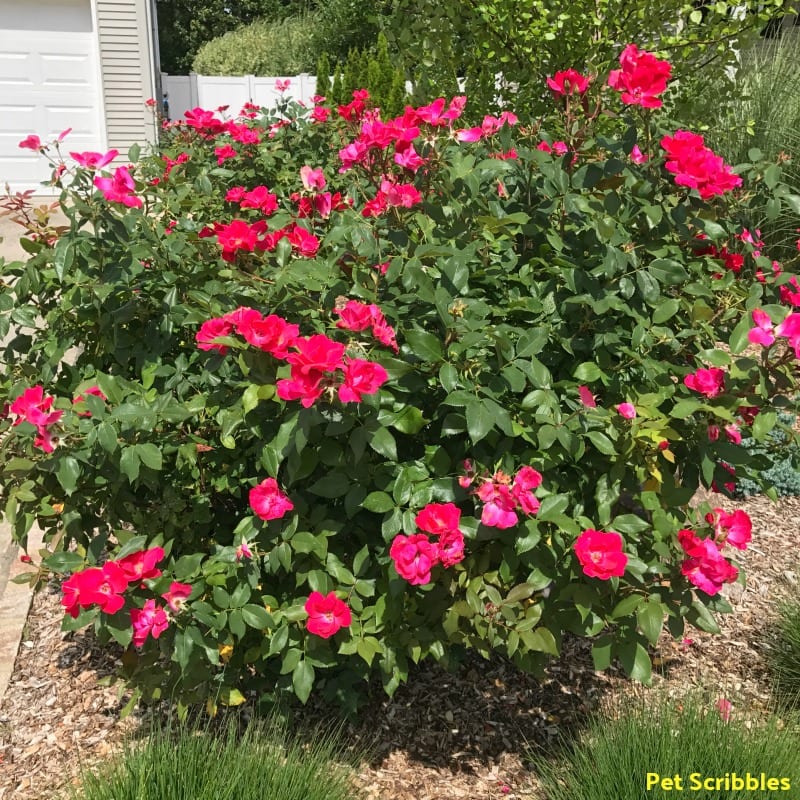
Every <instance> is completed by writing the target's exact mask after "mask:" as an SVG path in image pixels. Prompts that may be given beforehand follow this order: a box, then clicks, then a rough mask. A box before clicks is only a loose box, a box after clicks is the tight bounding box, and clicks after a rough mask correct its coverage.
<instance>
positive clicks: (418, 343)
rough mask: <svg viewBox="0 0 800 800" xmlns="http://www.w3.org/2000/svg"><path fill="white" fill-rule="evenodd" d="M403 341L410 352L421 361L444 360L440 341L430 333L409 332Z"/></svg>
mask: <svg viewBox="0 0 800 800" xmlns="http://www.w3.org/2000/svg"><path fill="white" fill-rule="evenodd" d="M405 341H406V344H407V345H408V346H409V347H410V348H411V352H412V353H413V354H414V355H415V356H417V357H418V358H420V359H421V360H422V361H441V360H442V358H444V355H443V351H442V343H441V340H440V339H439V337H438V336H434V335H433V334H432V333H428V332H427V331H420V330H411V331H408V332H407V333H406V334H405Z"/></svg>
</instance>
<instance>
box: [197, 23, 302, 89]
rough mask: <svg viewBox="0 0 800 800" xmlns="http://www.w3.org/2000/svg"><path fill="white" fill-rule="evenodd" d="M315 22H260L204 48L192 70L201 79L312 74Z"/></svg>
mask: <svg viewBox="0 0 800 800" xmlns="http://www.w3.org/2000/svg"><path fill="white" fill-rule="evenodd" d="M314 25H315V18H314V17H313V16H310V15H305V16H299V17H289V18H287V19H284V20H280V21H279V22H271V21H267V20H259V21H258V22H254V23H252V25H246V26H244V27H242V28H238V29H237V30H235V31H230V32H229V33H226V34H223V35H222V36H219V37H218V38H216V39H212V40H211V41H210V42H207V43H206V44H204V45H203V46H202V47H201V48H200V50H199V51H198V52H197V56H196V57H195V59H194V64H193V65H192V68H193V69H194V71H195V72H197V73H199V74H200V75H297V74H298V73H301V72H311V71H313V69H314V64H315V60H316V56H315V51H314V48H313V44H312V41H313V34H312V31H313V29H314Z"/></svg>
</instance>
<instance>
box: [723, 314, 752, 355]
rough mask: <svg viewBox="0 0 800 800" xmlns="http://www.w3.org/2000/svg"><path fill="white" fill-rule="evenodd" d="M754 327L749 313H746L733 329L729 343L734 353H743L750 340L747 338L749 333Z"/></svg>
mask: <svg viewBox="0 0 800 800" xmlns="http://www.w3.org/2000/svg"><path fill="white" fill-rule="evenodd" d="M753 327H754V325H753V322H752V320H751V318H750V315H749V314H745V315H744V316H743V317H742V318H741V319H740V320H739V322H738V324H737V325H736V327H735V328H734V329H733V330H732V331H731V336H730V339H728V344H729V345H730V348H731V352H732V353H734V354H737V355H738V354H739V353H741V352H742V351H743V350H744V349H745V348H746V347H748V345H749V344H750V340H749V339H748V338H747V335H748V333H750V330H751V329H752V328H753Z"/></svg>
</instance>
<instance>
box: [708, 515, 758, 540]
mask: <svg viewBox="0 0 800 800" xmlns="http://www.w3.org/2000/svg"><path fill="white" fill-rule="evenodd" d="M714 514H715V515H716V521H715V522H714V532H715V535H716V539H717V542H718V543H720V544H723V543H725V544H729V545H731V547H735V548H737V549H738V550H746V549H747V545H748V544H749V543H750V540H751V539H752V538H753V537H752V533H753V523H752V521H751V519H750V516H749V515H748V514H747V512H746V511H742V510H741V509H737V510H736V511H734V512H732V513H728V512H727V511H725V510H724V509H721V508H715V509H714Z"/></svg>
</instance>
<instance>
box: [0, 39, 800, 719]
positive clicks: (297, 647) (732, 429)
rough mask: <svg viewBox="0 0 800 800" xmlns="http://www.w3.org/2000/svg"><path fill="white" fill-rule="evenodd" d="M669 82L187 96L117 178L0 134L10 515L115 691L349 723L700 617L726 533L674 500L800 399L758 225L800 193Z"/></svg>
mask: <svg viewBox="0 0 800 800" xmlns="http://www.w3.org/2000/svg"><path fill="white" fill-rule="evenodd" d="M670 74H671V72H670V68H669V64H668V63H667V62H666V61H664V60H663V59H660V58H657V57H656V56H655V55H653V54H650V53H646V52H645V51H641V50H638V49H637V48H635V47H633V46H631V47H626V48H625V49H624V51H623V53H622V56H621V58H620V68H619V69H618V70H615V71H614V74H613V76H611V77H608V76H606V77H605V78H604V77H603V76H600V75H589V74H588V73H587V72H586V71H585V70H584V71H580V70H579V69H577V68H575V69H573V70H572V71H568V72H567V71H565V72H564V73H563V74H557V75H554V76H552V80H551V81H550V82H549V84H548V86H549V89H550V93H551V95H552V99H553V111H552V114H551V115H550V116H549V117H548V118H547V119H545V120H543V121H536V122H532V121H529V120H521V119H519V118H518V117H517V115H516V114H515V113H514V112H513V111H512V110H511V109H508V110H505V111H503V112H502V113H500V114H499V115H498V116H493V115H489V114H486V115H483V119H482V121H481V123H480V124H479V125H473V126H471V127H466V126H465V125H464V124H463V119H464V116H463V115H464V110H465V108H466V104H467V99H466V97H463V96H456V97H453V98H443V97H441V98H437V99H435V100H433V101H432V102H430V103H427V104H425V105H421V106H417V107H411V106H408V107H406V108H405V110H404V111H403V113H402V114H400V115H395V116H390V115H385V114H383V113H382V112H381V111H380V109H378V108H375V107H374V106H373V104H372V101H371V98H370V96H369V93H368V92H367V91H364V90H356V91H355V92H353V95H352V99H351V100H350V101H349V102H347V103H345V104H341V105H338V106H336V107H333V106H331V105H329V104H327V103H326V101H324V99H322V98H319V97H317V98H315V100H314V104H313V107H302V106H300V105H297V104H292V103H290V102H288V101H285V102H282V103H281V105H280V107H279V109H278V110H277V112H275V113H266V112H264V111H262V110H260V109H257V108H254V107H253V106H251V105H249V104H248V105H246V106H245V107H244V108H243V109H242V110H241V113H240V114H239V115H237V116H235V117H230V116H225V115H224V114H223V113H222V112H214V111H210V110H205V109H194V110H192V111H191V112H187V114H186V117H185V119H184V120H182V121H178V122H174V123H168V124H167V125H166V127H165V131H164V143H163V145H162V149H161V150H159V151H157V152H154V153H152V154H150V155H146V156H142V155H141V154H140V153H139V152H138V151H137V148H133V149H132V151H131V152H130V153H129V157H130V160H131V162H132V163H131V165H130V166H126V165H123V166H117V167H112V166H111V165H110V162H108V161H106V156H104V155H103V154H88V155H87V154H78V156H79V158H73V157H70V158H68V159H62V158H61V150H60V148H61V143H60V142H59V141H56V142H53V143H45V144H42V143H41V142H40V141H39V140H37V142H38V144H37V143H36V142H33V141H32V139H31V138H30V137H29V138H28V139H26V140H23V143H22V144H23V146H25V147H29V148H33V149H36V150H38V151H41V152H42V153H44V154H45V155H47V156H50V157H51V158H52V161H53V165H54V170H55V173H54V181H55V182H56V183H57V184H58V185H60V186H61V187H62V190H63V195H62V204H63V206H64V210H65V213H66V214H67V216H68V219H69V222H70V226H69V230H67V231H66V232H65V233H64V234H63V235H62V236H61V237H60V238H59V239H58V241H56V242H52V243H51V242H50V241H49V240H48V239H47V238H42V239H34V238H31V239H29V240H26V242H25V246H26V247H27V249H28V251H29V253H30V259H29V260H28V261H27V263H24V264H20V263H17V264H5V265H4V271H5V274H6V275H7V276H8V281H7V283H6V284H4V285H3V286H2V287H0V336H2V337H6V341H7V344H6V345H5V351H4V352H3V354H2V355H3V358H4V363H5V364H6V365H7V368H6V370H5V373H4V375H3V376H2V378H1V379H0V394H1V395H2V397H3V399H4V401H5V402H6V403H7V404H8V405H7V415H6V418H5V419H4V420H3V421H2V422H0V433H2V434H4V435H5V438H4V440H3V447H4V448H5V451H6V458H5V459H4V461H3V464H2V467H1V468H0V469H2V484H1V486H2V489H1V491H2V497H3V500H4V503H5V506H4V514H5V516H6V517H7V519H8V520H9V522H10V524H11V525H12V528H13V530H14V531H15V535H16V536H17V538H18V539H19V540H20V541H22V542H23V543H24V541H25V537H26V535H27V531H28V530H29V528H30V526H31V525H32V524H33V522H34V520H36V521H37V522H38V524H39V525H40V526H41V527H42V529H43V530H44V533H45V538H46V541H47V542H48V544H49V547H50V550H51V552H50V554H48V555H47V557H46V559H45V566H44V567H43V569H42V571H41V572H40V573H37V574H34V575H32V577H31V580H33V581H34V582H35V581H37V580H41V579H43V578H44V577H45V575H47V574H48V573H49V572H51V571H52V572H55V573H56V574H58V575H60V576H62V578H63V586H64V609H65V612H66V616H65V623H64V625H65V628H67V629H77V628H80V627H82V626H86V625H92V626H94V630H95V632H96V634H97V636H98V637H99V639H100V641H101V642H105V643H108V644H109V646H113V647H117V648H122V649H123V650H124V654H123V658H122V659H121V662H122V664H123V667H122V672H123V674H124V676H125V677H126V678H127V679H128V680H129V681H130V682H131V684H132V688H133V690H134V692H133V695H132V697H133V702H135V701H136V699H137V698H138V697H142V698H144V699H156V698H159V697H164V696H169V697H174V698H176V699H177V700H178V703H179V705H180V707H181V710H182V711H185V710H186V709H187V707H188V705H189V704H190V703H208V704H209V706H210V708H211V709H212V710H213V707H214V705H215V704H217V703H222V704H227V705H236V704H240V703H243V702H245V700H246V699H248V698H249V697H254V698H259V699H261V700H263V701H265V702H271V701H275V700H279V699H282V698H285V696H287V695H292V696H295V697H297V698H299V699H300V700H301V701H302V702H305V701H306V700H307V699H308V698H309V696H310V693H311V692H312V690H313V689H314V688H315V687H316V689H318V690H319V691H320V692H322V693H323V695H324V696H325V697H326V698H328V699H330V700H335V701H336V702H340V703H342V704H344V705H345V706H346V707H348V708H350V709H353V708H355V707H356V706H357V704H358V703H359V702H360V700H361V699H362V698H363V696H364V694H365V692H364V688H365V686H366V685H367V682H368V680H369V679H370V678H371V677H372V676H379V677H380V679H381V680H382V683H383V686H384V688H385V690H386V691H387V692H388V693H390V694H391V693H392V692H394V691H395V690H396V689H397V687H398V686H399V685H400V683H401V682H402V681H404V680H405V679H406V678H407V676H408V674H409V670H410V668H411V666H412V665H413V664H415V663H417V662H420V661H422V660H424V659H428V658H431V659H435V660H436V661H438V662H440V663H442V664H444V665H447V664H448V663H449V661H450V658H451V653H453V654H459V653H461V652H462V651H463V648H470V649H472V650H475V651H476V652H478V653H480V654H481V655H483V656H486V657H488V656H489V655H491V654H494V653H502V654H503V655H505V656H507V657H508V658H510V659H513V661H514V662H515V663H516V664H517V665H518V666H519V667H520V668H522V669H526V670H530V671H536V670H539V669H541V667H542V666H543V664H544V663H545V662H546V660H547V659H548V658H549V657H551V656H554V655H557V654H558V652H559V651H560V648H561V642H562V638H563V636H564V634H565V632H570V633H573V634H576V635H580V636H586V637H593V638H592V652H593V656H594V662H595V665H596V666H597V668H598V669H602V668H605V667H607V666H608V665H609V664H611V663H612V662H613V661H618V662H619V663H620V664H621V665H622V666H623V668H624V669H625V670H626V671H627V672H628V673H629V674H630V675H632V676H633V677H634V678H635V679H638V680H642V681H648V680H649V679H650V671H651V665H650V657H649V654H648V648H649V647H650V646H651V645H652V644H655V643H656V642H657V640H658V638H659V636H660V635H661V633H662V631H663V630H664V628H665V627H666V629H667V630H668V631H669V632H670V634H671V635H673V636H680V635H682V634H683V631H684V628H685V626H686V625H693V626H698V627H701V628H703V629H705V630H711V631H714V630H716V629H717V628H716V622H715V619H714V615H715V613H718V612H727V611H730V606H729V604H728V602H727V600H726V592H727V590H728V586H729V584H731V583H732V582H734V581H737V580H742V579H743V576H742V574H741V571H740V568H739V565H738V554H739V552H740V551H741V550H742V549H744V548H746V547H747V546H748V543H749V540H750V537H751V530H750V527H749V520H748V519H740V518H736V519H728V518H727V517H724V516H723V515H722V514H723V513H724V512H722V511H721V509H718V508H712V506H711V505H710V504H708V503H706V504H704V505H701V506H700V507H697V508H693V507H692V506H691V505H690V503H689V501H690V499H691V498H692V497H693V495H694V494H695V492H696V490H697V489H698V487H700V486H703V487H709V488H716V489H718V490H719V491H721V492H723V493H727V494H730V493H731V492H732V491H733V490H734V489H735V485H736V481H737V480H739V479H741V478H748V477H749V478H752V479H755V480H758V474H757V468H758V466H759V463H760V462H759V461H758V459H754V458H752V457H751V456H750V454H749V453H748V452H747V450H746V449H745V448H743V447H741V439H742V435H743V432H744V433H746V434H747V435H748V436H751V437H752V438H753V439H755V440H757V441H764V440H765V438H766V437H767V436H768V435H769V433H770V431H771V430H772V429H773V427H774V426H775V424H776V420H777V414H778V412H779V411H781V410H782V409H784V408H787V407H790V406H791V404H792V403H793V399H792V398H793V396H794V392H795V391H796V381H795V364H794V362H795V359H796V358H797V356H798V353H799V352H800V314H798V313H796V312H795V311H794V307H795V295H798V296H800V289H798V288H797V278H796V277H795V274H794V270H795V269H796V267H797V264H798V257H793V258H791V259H788V260H784V262H782V263H773V259H772V258H771V257H770V254H769V253H768V252H767V251H766V249H765V246H764V245H763V243H762V242H761V240H760V238H759V235H758V231H756V230H754V229H753V228H752V223H751V212H752V209H753V208H758V207H760V205H761V204H763V202H764V201H765V199H766V198H769V202H770V203H772V204H773V205H777V206H780V207H781V209H784V210H785V212H786V213H787V214H789V213H791V214H798V212H800V197H797V196H796V195H793V194H792V193H791V192H790V191H789V190H788V189H787V188H786V187H785V186H784V185H783V184H781V183H780V181H779V180H777V179H775V175H776V174H777V173H774V172H769V173H768V172H765V168H764V165H763V164H752V165H739V166H738V167H737V168H736V170H735V171H734V169H733V168H732V167H731V166H730V165H728V164H726V163H725V162H724V160H723V159H721V158H719V157H718V156H717V155H716V154H714V153H713V151H711V150H710V149H709V148H707V147H706V146H705V144H702V146H701V142H700V137H699V136H697V135H696V134H693V133H692V132H691V131H686V130H685V128H684V127H683V126H682V125H681V124H680V123H679V122H677V121H673V120H670V119H669V118H667V117H665V116H663V114H664V111H663V109H662V108H660V107H659V106H660V99H661V96H662V94H663V92H664V91H665V90H666V87H667V86H668V83H669V76H670ZM279 88H285V84H283V83H282V84H281V87H279ZM543 88H544V87H543ZM607 111H611V112H613V113H614V114H616V115H617V116H618V118H619V119H620V120H621V121H624V125H623V126H622V127H623V128H624V134H623V135H622V136H620V137H611V138H609V137H603V136H601V135H600V134H599V133H598V132H597V131H596V128H597V127H598V125H599V127H600V128H604V127H607V126H605V123H604V122H603V119H604V118H605V117H606V116H607V114H606V112H607ZM693 137H695V138H693ZM62 138H63V137H62ZM695 145H696V147H695ZM693 148H694V149H693ZM101 164H102V165H103V166H101ZM776 169H778V167H777V166H776ZM118 170H125V172H123V173H118ZM118 174H119V176H120V177H119V180H114V179H113V177H111V178H110V176H113V175H118ZM128 178H130V179H131V180H132V181H133V183H132V184H131V183H130V182H129V180H128ZM798 226H800V222H799V223H798ZM720 343H723V344H724V345H726V346H725V347H721V346H720ZM751 345H752V347H751ZM753 348H755V349H753ZM68 350H72V353H73V355H74V358H73V360H72V363H70V364H66V363H64V361H63V357H64V354H65V353H66V352H67V351H68ZM723 432H724V433H723ZM745 517H746V515H745ZM122 565H126V567H125V568H123V566H122ZM131 565H135V567H136V569H141V574H138V573H134V572H132V571H131V570H132V566H131Z"/></svg>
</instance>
